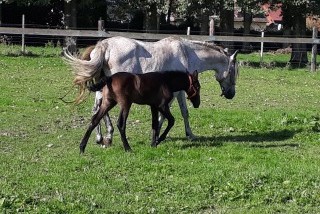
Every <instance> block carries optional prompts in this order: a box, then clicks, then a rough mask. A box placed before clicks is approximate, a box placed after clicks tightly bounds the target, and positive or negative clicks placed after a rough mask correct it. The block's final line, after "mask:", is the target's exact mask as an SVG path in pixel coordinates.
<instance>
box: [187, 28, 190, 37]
mask: <svg viewBox="0 0 320 214" xmlns="http://www.w3.org/2000/svg"><path fill="white" fill-rule="evenodd" d="M187 36H190V27H188V28H187Z"/></svg>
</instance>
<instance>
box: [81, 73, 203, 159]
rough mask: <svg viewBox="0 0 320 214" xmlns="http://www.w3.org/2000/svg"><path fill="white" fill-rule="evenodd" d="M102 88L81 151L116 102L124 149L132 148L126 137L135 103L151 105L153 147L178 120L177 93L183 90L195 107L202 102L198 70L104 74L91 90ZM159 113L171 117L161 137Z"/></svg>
mask: <svg viewBox="0 0 320 214" xmlns="http://www.w3.org/2000/svg"><path fill="white" fill-rule="evenodd" d="M101 89H102V97H103V98H102V103H101V105H100V107H99V110H98V111H97V113H96V114H95V115H93V116H92V118H91V123H90V125H89V127H88V129H87V131H86V133H85V135H84V137H83V139H82V141H81V143H80V153H83V152H84V150H85V147H86V145H87V142H88V140H89V137H90V135H91V132H92V131H93V129H94V128H95V127H96V126H97V125H98V124H99V122H100V120H101V119H102V118H103V117H104V116H107V117H109V114H108V112H109V111H110V110H111V109H112V108H113V107H114V106H115V105H117V104H119V105H120V114H119V118H118V121H117V126H118V129H119V132H120V135H121V140H122V142H123V146H124V149H125V151H130V150H131V147H130V145H129V143H128V140H127V137H126V121H127V118H128V115H129V110H130V107H131V105H132V104H133V103H136V104H140V105H149V106H150V108H151V113H152V143H151V146H154V147H156V146H157V145H158V144H159V143H160V142H161V141H163V140H164V139H165V138H166V136H167V134H168V132H169V131H170V129H171V128H172V126H173V125H174V121H175V120H174V117H173V116H172V114H171V112H170V108H169V103H170V101H171V100H172V99H173V93H174V92H177V91H182V90H184V91H185V92H186V93H187V95H188V99H190V101H191V103H192V104H193V106H194V107H195V108H198V107H199V105H200V83H199V80H198V72H197V71H195V72H193V74H190V73H188V72H178V71H166V72H150V73H145V74H132V73H127V72H118V73H115V74H114V75H112V76H110V77H106V76H104V77H102V79H101V80H100V81H99V82H98V83H96V84H94V85H91V86H89V90H91V91H99V90H101ZM159 112H160V113H161V114H162V115H163V116H164V117H165V118H166V119H167V120H168V125H167V127H166V129H165V130H164V132H163V133H162V134H161V136H160V137H159V132H160V130H159V129H158V126H159V121H158V114H159ZM112 129H113V128H112ZM110 144H111V142H110Z"/></svg>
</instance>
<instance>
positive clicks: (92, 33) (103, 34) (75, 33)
mask: <svg viewBox="0 0 320 214" xmlns="http://www.w3.org/2000/svg"><path fill="white" fill-rule="evenodd" d="M0 34H17V35H22V34H24V35H37V36H72V37H95V38H108V37H114V36H124V37H128V38H133V39H142V40H160V39H163V38H166V37H168V36H172V34H161V33H160V34H154V33H135V32H119V31H100V30H63V29H41V28H24V29H23V28H14V27H0ZM177 36H179V37H183V38H188V39H191V40H199V41H216V42H226V41H233V42H256V43H261V42H265V43H300V44H301V43H303V44H320V39H318V38H285V37H258V36H256V37H254V36H215V35H214V36H209V35H180V34H179V35H177Z"/></svg>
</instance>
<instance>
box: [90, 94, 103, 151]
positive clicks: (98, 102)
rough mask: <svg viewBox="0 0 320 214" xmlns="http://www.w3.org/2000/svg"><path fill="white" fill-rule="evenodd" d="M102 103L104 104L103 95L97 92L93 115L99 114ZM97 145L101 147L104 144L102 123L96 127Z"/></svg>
mask: <svg viewBox="0 0 320 214" xmlns="http://www.w3.org/2000/svg"><path fill="white" fill-rule="evenodd" d="M101 102H102V93H101V91H97V92H96V96H95V98H94V104H93V109H92V112H93V115H95V114H97V112H98V111H99V109H100V105H101ZM96 143H97V144H101V145H102V144H103V137H102V131H101V125H100V122H99V123H98V125H97V127H96Z"/></svg>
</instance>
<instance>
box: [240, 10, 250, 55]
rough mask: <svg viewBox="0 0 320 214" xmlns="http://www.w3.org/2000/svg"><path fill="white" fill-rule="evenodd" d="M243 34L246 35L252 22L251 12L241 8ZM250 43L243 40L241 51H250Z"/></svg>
mask: <svg viewBox="0 0 320 214" xmlns="http://www.w3.org/2000/svg"><path fill="white" fill-rule="evenodd" d="M243 14H244V15H243V35H244V36H248V35H249V34H250V28H251V23H252V13H251V12H250V11H246V10H245V9H243ZM251 49H252V48H251V47H250V43H249V42H244V43H242V51H243V52H246V53H248V52H250V51H251Z"/></svg>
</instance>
